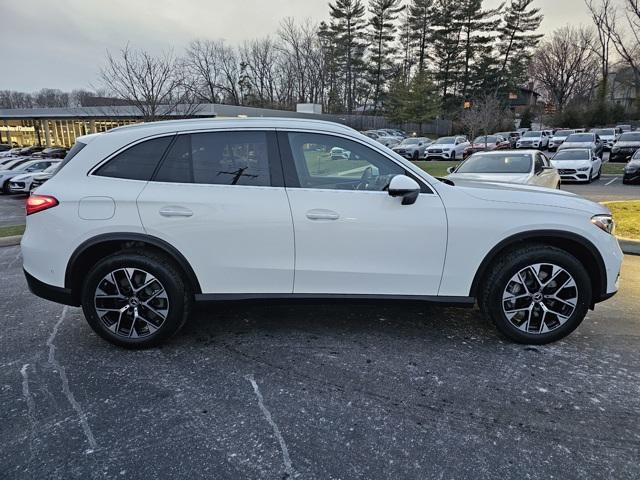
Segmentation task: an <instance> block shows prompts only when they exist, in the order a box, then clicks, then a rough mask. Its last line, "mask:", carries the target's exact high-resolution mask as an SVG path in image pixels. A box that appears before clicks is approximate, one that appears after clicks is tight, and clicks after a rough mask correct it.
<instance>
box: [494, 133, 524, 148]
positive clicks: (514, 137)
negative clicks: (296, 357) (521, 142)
mask: <svg viewBox="0 0 640 480" xmlns="http://www.w3.org/2000/svg"><path fill="white" fill-rule="evenodd" d="M496 135H500V136H501V137H504V138H506V139H507V140H509V144H510V148H516V142H517V141H518V139H519V138H520V132H498V133H496Z"/></svg>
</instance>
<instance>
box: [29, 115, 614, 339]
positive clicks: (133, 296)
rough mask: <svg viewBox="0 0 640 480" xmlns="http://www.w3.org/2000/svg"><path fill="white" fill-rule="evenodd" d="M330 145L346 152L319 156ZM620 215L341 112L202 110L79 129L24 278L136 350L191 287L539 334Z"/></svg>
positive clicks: (596, 257)
mask: <svg viewBox="0 0 640 480" xmlns="http://www.w3.org/2000/svg"><path fill="white" fill-rule="evenodd" d="M335 147H338V148H342V149H343V150H347V151H349V152H351V159H350V161H349V162H340V161H338V162H336V161H334V160H331V159H330V158H329V156H322V155H319V152H322V151H324V152H328V151H330V150H331V149H332V148H335ZM613 228H614V223H613V219H612V217H611V214H610V212H609V210H608V209H607V208H606V207H605V206H603V205H600V204H597V203H594V202H591V201H589V200H586V199H583V198H581V197H578V196H576V195H573V194H570V193H565V192H562V191H558V190H551V189H548V188H540V187H535V186H530V185H514V184H500V183H481V182H466V181H457V182H455V185H452V184H451V182H450V181H448V180H445V181H440V180H437V179H435V178H433V177H431V176H430V175H428V174H427V173H425V172H424V171H423V170H421V169H420V168H418V167H417V166H415V165H413V164H412V163H411V162H410V161H408V160H406V159H404V158H402V157H401V156H399V155H397V154H395V153H394V152H392V151H390V150H388V149H386V148H384V147H382V146H380V144H378V143H376V142H375V141H373V140H371V139H369V138H367V137H366V136H363V135H360V134H359V133H358V132H356V131H355V130H352V129H350V128H348V127H345V126H343V125H338V124H333V123H328V122H321V121H315V120H300V119H286V118H279V119H267V118H252V119H218V120H216V119H202V120H200V121H194V120H188V121H170V122H158V123H148V124H143V125H138V126H131V127H123V128H120V129H117V130H112V131H110V132H108V133H100V134H93V135H89V136H84V137H80V138H79V139H78V141H77V143H76V145H75V146H74V147H73V149H72V150H71V151H70V152H69V154H68V156H67V158H66V159H65V164H64V165H63V166H62V167H61V168H60V169H59V170H58V171H57V172H56V173H55V175H53V176H52V177H51V179H49V180H48V181H47V182H46V183H45V184H43V185H42V186H40V187H39V188H38V189H37V190H35V191H34V192H33V194H32V195H31V196H30V197H29V198H28V199H27V226H26V232H25V234H24V236H23V238H22V257H23V262H24V271H25V275H26V278H27V282H28V285H29V288H30V289H31V290H32V291H33V292H34V293H36V294H37V295H40V296H41V297H43V298H48V299H50V300H53V301H56V302H60V303H64V304H68V305H76V306H79V305H82V307H83V311H84V314H85V317H86V318H87V320H88V322H89V324H90V325H91V327H92V328H93V329H94V330H95V331H96V332H97V334H98V335H100V336H102V337H103V338H105V339H106V340H108V341H110V342H112V343H114V344H117V345H121V346H124V347H129V348H143V347H150V346H153V345H158V344H160V343H162V342H164V341H166V340H168V339H169V338H170V337H171V336H172V335H173V334H175V333H176V332H177V331H178V330H179V329H180V327H181V326H182V325H183V324H184V323H185V321H186V320H187V318H188V316H189V312H190V311H191V307H192V305H193V303H194V302H195V301H212V300H230V299H233V300H238V301H241V300H247V299H255V298H271V299H273V298H280V299H305V298H313V299H315V300H316V301H317V300H318V299H320V298H324V299H327V301H332V299H336V298H342V299H344V298H347V299H354V298H355V299H360V300H362V299H380V298H382V299H390V300H393V299H395V300H407V299H410V300H413V301H416V300H421V301H425V302H435V303H439V304H446V305H461V306H467V307H469V306H472V305H474V304H475V303H476V301H477V302H478V304H479V306H480V308H481V309H482V311H483V312H484V313H485V314H486V315H487V317H488V318H490V319H491V320H492V321H493V322H494V323H495V325H496V326H497V327H498V328H499V330H500V331H501V332H502V333H503V334H504V335H506V336H507V337H508V338H510V339H512V340H514V341H517V342H522V343H529V344H543V343H548V342H551V341H555V340H558V339H560V338H563V337H564V336H566V335H568V334H569V333H571V332H572V331H573V330H574V329H575V328H577V327H578V325H579V324H580V323H581V322H582V320H583V319H584V317H585V315H586V314H587V311H588V310H589V308H593V307H594V306H595V304H597V303H599V302H602V301H604V300H606V299H608V298H609V297H611V296H612V295H614V294H615V293H616V291H617V289H618V275H619V272H620V267H621V263H622V258H623V255H622V251H621V250H620V247H619V246H618V242H617V240H616V238H615V237H614V236H613V234H612V233H613ZM238 305H239V306H238V308H242V304H238ZM443 328H448V327H447V325H446V324H445V325H443Z"/></svg>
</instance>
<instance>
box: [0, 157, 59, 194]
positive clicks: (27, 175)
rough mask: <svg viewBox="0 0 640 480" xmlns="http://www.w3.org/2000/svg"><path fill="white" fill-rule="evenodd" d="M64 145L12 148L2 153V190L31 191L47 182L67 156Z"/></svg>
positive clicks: (0, 173) (0, 168) (0, 180)
mask: <svg viewBox="0 0 640 480" xmlns="http://www.w3.org/2000/svg"><path fill="white" fill-rule="evenodd" d="M67 151H68V149H66V148H63V147H50V148H45V147H39V146H33V147H24V148H12V149H9V150H6V151H4V152H1V153H0V191H1V192H2V193H4V194H10V193H29V192H31V191H32V190H33V189H35V188H37V187H39V186H40V185H42V184H43V183H44V182H46V181H47V180H48V179H49V178H51V176H52V175H53V173H54V172H55V171H56V169H57V168H58V166H59V165H60V163H61V161H62V159H63V158H64V157H65V156H66V154H67Z"/></svg>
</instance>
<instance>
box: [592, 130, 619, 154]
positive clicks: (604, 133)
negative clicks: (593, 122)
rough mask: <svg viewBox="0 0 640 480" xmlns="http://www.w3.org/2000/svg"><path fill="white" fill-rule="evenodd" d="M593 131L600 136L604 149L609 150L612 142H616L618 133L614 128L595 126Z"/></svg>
mask: <svg viewBox="0 0 640 480" xmlns="http://www.w3.org/2000/svg"><path fill="white" fill-rule="evenodd" d="M593 133H595V134H596V135H598V137H600V140H601V141H602V145H603V147H604V149H605V150H606V151H610V150H611V149H612V148H613V144H614V143H616V140H617V139H618V135H617V133H616V129H615V128H597V129H595V130H593Z"/></svg>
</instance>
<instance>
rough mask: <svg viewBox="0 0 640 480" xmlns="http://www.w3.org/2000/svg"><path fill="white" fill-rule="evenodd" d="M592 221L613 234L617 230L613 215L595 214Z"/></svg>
mask: <svg viewBox="0 0 640 480" xmlns="http://www.w3.org/2000/svg"><path fill="white" fill-rule="evenodd" d="M591 223H593V224H594V225H595V226H596V227H598V228H599V229H600V230H604V231H605V232H607V233H610V234H611V235H613V234H614V232H615V230H616V222H615V221H614V220H613V217H612V216H611V215H595V216H594V217H592V218H591Z"/></svg>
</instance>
